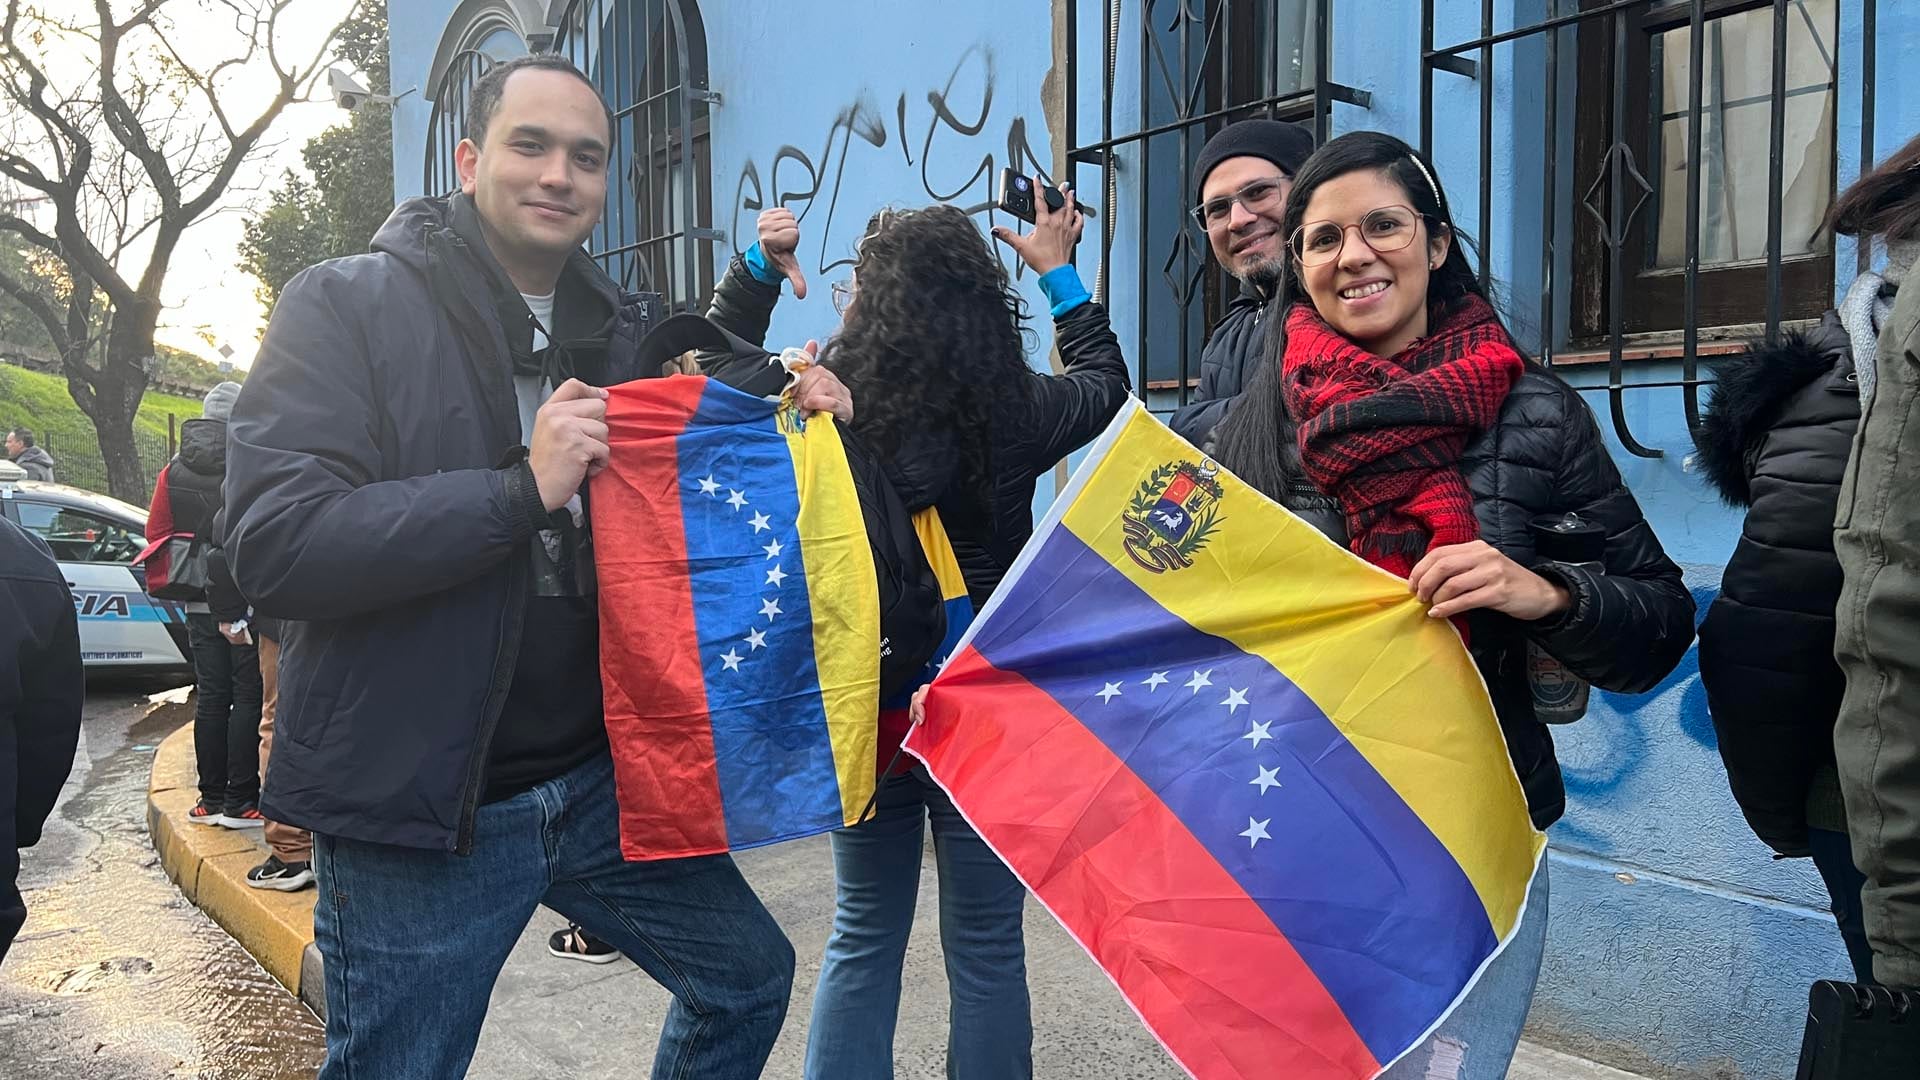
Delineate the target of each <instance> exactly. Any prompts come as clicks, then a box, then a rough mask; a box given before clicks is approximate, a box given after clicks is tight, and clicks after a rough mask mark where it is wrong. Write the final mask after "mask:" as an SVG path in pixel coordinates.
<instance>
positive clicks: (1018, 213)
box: [999, 169, 1093, 225]
mask: <svg viewBox="0 0 1920 1080" xmlns="http://www.w3.org/2000/svg"><path fill="white" fill-rule="evenodd" d="M1068 186H1069V187H1071V185H1068ZM1040 204H1044V205H1045V206H1046V207H1047V208H1048V209H1049V210H1054V211H1059V210H1062V209H1064V208H1065V207H1066V205H1067V196H1066V193H1065V192H1063V191H1061V189H1059V188H1057V187H1054V186H1053V185H1051V184H1046V183H1042V182H1041V181H1040V180H1039V178H1037V177H1032V176H1027V175H1025V174H1023V173H1019V172H1016V171H1014V170H1013V169H1001V170H1000V204H999V205H1000V209H1002V210H1005V211H1006V212H1007V213H1009V214H1012V215H1013V216H1014V217H1017V218H1019V219H1020V220H1021V221H1024V222H1026V223H1027V224H1029V225H1032V224H1035V218H1036V210H1037V208H1038V206H1039V205H1040ZM1075 205H1076V206H1077V207H1078V208H1079V210H1080V212H1081V213H1082V214H1085V215H1086V216H1087V217H1092V216H1093V208H1092V207H1090V206H1086V205H1084V204H1081V203H1078V202H1076V203H1075Z"/></svg>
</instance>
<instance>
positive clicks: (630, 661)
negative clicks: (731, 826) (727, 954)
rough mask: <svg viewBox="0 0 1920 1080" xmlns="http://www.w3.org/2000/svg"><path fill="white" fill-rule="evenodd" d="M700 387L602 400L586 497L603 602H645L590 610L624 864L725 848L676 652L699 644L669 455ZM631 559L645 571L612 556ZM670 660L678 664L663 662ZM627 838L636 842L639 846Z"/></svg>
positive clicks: (632, 390)
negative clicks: (602, 436) (603, 419)
mask: <svg viewBox="0 0 1920 1080" xmlns="http://www.w3.org/2000/svg"><path fill="white" fill-rule="evenodd" d="M706 385H707V380H705V379H701V378H673V379H665V380H659V381H655V380H648V381H647V382H645V383H638V384H629V385H628V386H626V387H615V388H614V389H613V390H612V392H611V394H610V395H609V397H608V400H607V427H608V431H609V438H610V439H611V440H612V446H613V460H612V463H611V464H610V465H609V466H608V468H607V470H606V471H605V472H602V473H601V474H600V475H599V476H597V477H595V478H594V480H593V485H592V490H591V492H590V494H591V497H592V500H593V543H594V554H595V560H596V564H597V565H596V570H597V572H598V575H599V579H600V582H599V583H600V591H601V593H602V595H605V594H607V593H608V592H609V591H619V592H622V593H623V594H624V595H627V596H636V595H637V596H641V597H644V598H645V599H644V601H643V602H636V603H621V604H602V605H601V607H600V640H601V642H602V647H601V650H600V679H601V683H602V685H603V688H604V692H605V694H606V718H607V738H608V742H609V743H610V744H611V745H612V749H613V767H614V786H615V791H616V792H617V793H618V796H619V801H620V837H621V850H622V853H623V854H625V855H626V856H627V857H629V858H639V857H641V856H642V855H647V856H649V857H652V858H662V857H667V856H668V855H669V854H671V853H673V852H675V851H684V852H687V853H695V852H709V851H715V850H724V849H725V848H726V847H727V835H726V817H725V815H724V814H723V813H722V812H721V799H720V778H719V773H718V771H717V770H716V768H715V765H714V752H713V725H712V723H711V722H710V721H709V719H708V716H707V689H706V678H705V675H704V674H703V673H702V671H701V670H700V663H699V660H698V658H697V657H694V656H692V655H691V654H690V652H689V650H688V649H687V648H686V643H687V642H690V641H698V640H700V635H699V632H698V630H697V628H696V627H695V624H694V618H693V590H692V585H691V583H690V582H689V581H688V580H687V537H686V526H685V522H684V519H683V516H682V513H681V488H682V485H683V484H684V483H687V482H688V481H687V480H685V479H684V478H682V477H681V476H680V468H679V460H678V457H677V454H676V453H675V445H674V440H675V438H676V437H677V436H679V434H680V433H681V432H682V431H684V430H685V429H686V426H687V421H688V420H689V419H691V418H692V416H693V414H694V413H695V412H696V411H698V410H699V408H700V397H701V394H702V393H703V392H704V390H705V389H706ZM642 551H644V552H646V558H645V560H644V561H639V562H633V563H627V562H624V561H623V560H622V559H620V558H619V557H618V556H619V555H621V554H624V553H630V552H642ZM610 587H611V588H610ZM672 657H685V659H684V660H683V661H681V662H672V663H669V662H667V661H666V658H672ZM643 717H644V718H643ZM636 837H644V838H646V843H645V844H644V847H643V848H642V847H637V846H636V845H635V840H634V838H636Z"/></svg>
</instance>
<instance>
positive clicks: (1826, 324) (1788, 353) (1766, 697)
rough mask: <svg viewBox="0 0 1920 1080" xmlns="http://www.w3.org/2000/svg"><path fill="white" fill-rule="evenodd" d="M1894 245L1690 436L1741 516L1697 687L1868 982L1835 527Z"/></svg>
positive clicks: (1727, 392)
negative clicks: (1808, 869)
mask: <svg viewBox="0 0 1920 1080" xmlns="http://www.w3.org/2000/svg"><path fill="white" fill-rule="evenodd" d="M1878 184H1879V181H1877V180H1876V179H1875V177H1874V176H1873V175H1872V174H1869V176H1868V177H1867V178H1866V179H1865V180H1864V181H1863V182H1862V183H1861V184H1859V185H1856V186H1855V187H1854V188H1852V189H1850V190H1848V191H1847V192H1845V193H1843V194H1842V195H1841V196H1840V198H1839V199H1838V200H1837V201H1836V202H1835V203H1834V207H1833V211H1832V213H1831V215H1830V219H1829V220H1830V221H1831V222H1832V223H1833V224H1835V225H1837V226H1839V227H1841V228H1842V229H1843V230H1846V231H1852V232H1858V231H1859V230H1860V228H1861V225H1860V222H1859V219H1860V217H1861V215H1862V214H1863V213H1864V212H1865V211H1866V204H1867V203H1869V202H1870V201H1871V200H1872V199H1873V198H1874V194H1873V193H1874V191H1875V190H1876V188H1877V185H1878ZM1895 247H1896V248H1897V249H1898V250H1897V251H1895V252H1894V254H1893V255H1892V256H1891V257H1890V258H1889V259H1888V263H1887V268H1886V272H1885V273H1884V274H1877V273H1873V272H1871V271H1869V272H1867V273H1863V274H1861V275H1859V276H1858V277H1856V278H1855V279H1854V281H1853V285H1852V287H1850V288H1849V289H1848V290H1847V295H1846V299H1844V300H1843V301H1841V303H1840V307H1839V308H1838V309H1837V310H1833V311H1828V312H1827V313H1826V314H1825V315H1824V316H1822V317H1821V320H1820V323H1819V325H1818V326H1816V327H1814V328H1813V329H1811V330H1809V331H1807V332H1805V333H1791V334H1787V335H1785V336H1784V337H1782V338H1781V340H1780V341H1779V342H1778V343H1777V344H1774V345H1767V344H1765V343H1756V344H1754V345H1752V346H1751V347H1749V348H1748V350H1747V351H1746V352H1745V353H1742V354H1741V355H1740V356H1738V357H1734V358H1732V359H1729V360H1727V361H1725V362H1723V363H1721V364H1720V366H1719V367H1718V369H1717V371H1716V381H1715V382H1714V390H1713V398H1712V400H1710V401H1709V402H1708V403H1707V407H1706V410H1705V412H1704V413H1703V415H1702V417H1701V425H1700V434H1699V440H1698V441H1699V447H1700V454H1699V460H1700V462H1701V464H1702V465H1703V466H1704V468H1705V472H1706V477H1707V480H1708V482H1709V483H1711V484H1712V485H1713V486H1714V487H1715V488H1716V489H1717V490H1718V491H1719V492H1720V496H1721V498H1723V499H1725V500H1726V501H1727V502H1728V503H1729V504H1731V505H1733V506H1737V507H1741V508H1743V509H1744V510H1745V511H1746V516H1745V519H1744V520H1743V522H1742V524H1741V528H1740V539H1739V542H1738V543H1736V544H1735V546H1734V549H1733V555H1732V557H1731V558H1729V559H1728V560H1727V568H1726V572H1725V573H1724V575H1723V576H1722V577H1721V583H1720V595H1719V597H1718V598H1717V599H1715V600H1714V602H1713V605H1712V606H1711V607H1709V608H1708V609H1707V617H1706V620H1705V621H1704V622H1702V623H1701V624H1700V682H1701V685H1702V686H1704V687H1705V689H1706V691H1707V708H1708V710H1709V711H1710V712H1711V713H1712V716H1713V726H1714V731H1715V733H1716V735H1717V736H1718V739H1717V742H1718V744H1719V748H1720V757H1721V760H1722V761H1724V762H1725V763H1726V767H1727V780H1728V783H1729V784H1730V785H1731V787H1732V789H1733V796H1734V799H1735V801H1736V802H1738V803H1739V804H1740V809H1741V811H1742V812H1743V813H1744V814H1745V815H1746V817H1747V823H1748V824H1749V825H1750V826H1752V827H1753V831H1754V834H1755V835H1756V836H1758V837H1759V838H1760V839H1761V840H1762V841H1764V842H1765V843H1766V844H1767V846H1769V847H1771V848H1773V850H1775V851H1777V852H1779V853H1780V854H1781V855H1784V856H1788V857H1792V858H1805V857H1808V856H1811V857H1812V858H1813V863H1814V866H1815V867H1817V868H1818V869H1819V871H1820V877H1821V878H1822V880H1824V881H1825V882H1826V886H1827V893H1828V896H1829V897H1830V898H1831V901H1832V910H1833V915H1834V919H1835V921H1836V922H1837V923H1838V925H1839V928H1840V936H1841V938H1842V940H1844V942H1845V943H1846V947H1847V955H1848V958H1849V959H1850V960H1851V961H1852V963H1853V971H1854V978H1855V979H1856V980H1857V981H1859V982H1862V983H1870V982H1872V981H1873V950H1872V948H1871V947H1870V946H1869V945H1868V944H1867V933H1866V926H1865V924H1864V922H1863V920H1862V917H1861V907H1860V891H1861V887H1862V886H1863V885H1865V883H1866V879H1865V877H1864V876H1862V875H1861V873H1860V871H1859V870H1858V869H1856V868H1855V867H1854V862H1853V851H1852V849H1851V846H1850V840H1849V838H1848V835H1847V812H1846V806H1845V804H1844V803H1843V802H1842V801H1841V795H1840V777H1839V772H1838V768H1837V766H1836V764H1835V761H1834V719H1835V717H1836V716H1837V715H1838V714H1839V712H1840V701H1841V697H1842V695H1843V693H1844V692H1845V689H1846V680H1845V679H1844V678H1843V677H1842V675H1841V671H1840V666H1839V664H1838V663H1836V662H1835V660H1834V610H1835V605H1836V604H1837V602H1838V601H1839V599H1840V584H1841V577H1840V562H1839V560H1838V558H1837V557H1836V556H1835V554H1834V536H1833V525H1832V522H1833V520H1834V516H1835V511H1836V509H1837V504H1838V502H1839V497H1840V482H1841V480H1842V478H1843V477H1844V475H1845V473H1846V468H1847V459H1848V457H1849V455H1850V454H1851V452H1852V449H1853V440H1854V435H1855V432H1856V431H1857V430H1858V428H1859V426H1860V411H1861V409H1862V408H1863V407H1864V404H1865V401H1866V399H1867V397H1868V396H1869V394H1870V393H1871V391H1872V388H1873V358H1874V355H1875V353H1876V352H1877V351H1878V344H1877V343H1878V339H1879V336H1880V330H1881V328H1882V327H1883V326H1884V325H1885V324H1886V322H1887V321H1888V318H1889V316H1890V314H1891V310H1892V304H1893V297H1894V295H1895V294H1896V292H1897V291H1898V288H1899V282H1900V279H1901V278H1903V277H1904V276H1905V274H1906V272H1907V268H1908V266H1909V265H1910V263H1911V260H1912V257H1913V251H1912V248H1913V245H1912V244H1911V243H1908V244H1905V245H1900V244H1896V245H1895Z"/></svg>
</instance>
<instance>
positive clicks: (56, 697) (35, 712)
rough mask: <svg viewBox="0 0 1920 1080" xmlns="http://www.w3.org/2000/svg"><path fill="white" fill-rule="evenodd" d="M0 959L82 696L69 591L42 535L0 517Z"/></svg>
mask: <svg viewBox="0 0 1920 1080" xmlns="http://www.w3.org/2000/svg"><path fill="white" fill-rule="evenodd" d="M0 611H4V612H6V613H7V614H6V617H5V618H0V962H4V961H5V960H6V958H7V949H8V948H9V947H11V946H12V945H13V938H14V935H15V934H18V933H19V932H20V927H21V926H22V925H23V924H24V923H25V922H26V919H27V907H26V904H25V902H24V901H23V900H22V899H21V897H20V889H19V886H18V885H17V884H16V881H17V879H18V877H19V873H20V855H19V849H20V848H29V847H32V846H33V845H35V844H37V843H39V842H40V829H41V826H43V825H45V824H46V821H47V815H48V814H51V813H52V812H53V803H54V800H55V799H56V798H58V797H59V795H60V788H61V786H62V785H64V784H65V783H66V782H67V773H69V772H70V771H72V769H73V751H74V747H75V746H77V745H79V742H80V708H81V705H82V703H83V702H84V700H85V696H86V683H85V677H84V675H83V674H82V668H81V666H80V624H79V622H78V620H77V619H75V617H74V613H73V594H72V593H70V592H68V591H67V579H66V577H65V576H64V575H63V574H61V573H60V564H58V563H56V562H54V561H53V551H52V550H51V549H49V548H48V547H47V545H46V543H45V542H44V541H42V540H41V539H40V538H39V537H37V536H34V535H32V534H30V533H28V532H26V531H25V530H23V529H21V528H20V527H19V526H18V525H15V524H14V523H13V522H11V521H8V520H6V519H5V518H0Z"/></svg>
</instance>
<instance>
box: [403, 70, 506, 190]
mask: <svg viewBox="0 0 1920 1080" xmlns="http://www.w3.org/2000/svg"><path fill="white" fill-rule="evenodd" d="M493 65H494V58H493V57H491V56H489V55H487V54H486V53H484V52H481V51H480V50H478V49H462V50H461V51H459V52H457V53H455V54H454V55H453V59H451V60H449V61H447V66H446V68H445V70H443V71H441V72H440V78H439V79H438V80H437V81H436V82H435V83H434V84H433V86H432V87H431V88H430V90H429V91H428V94H427V96H428V98H429V99H430V100H432V102H433V112H432V114H431V115H429V116H428V118H427V156H426V161H425V162H424V163H423V164H422V165H421V176H420V190H421V191H422V192H424V193H425V194H428V195H447V194H450V193H452V192H453V191H454V190H455V189H456V188H458V187H459V186H460V177H459V174H458V173H456V172H455V170H454V164H453V148H454V147H456V146H458V145H460V140H461V138H462V137H463V136H464V135H465V134H466V129H467V99H468V98H470V97H471V96H472V95H473V84H474V83H477V82H479V81H480V76H482V75H485V74H486V73H487V69H488V68H490V67H492V66H493Z"/></svg>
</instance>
